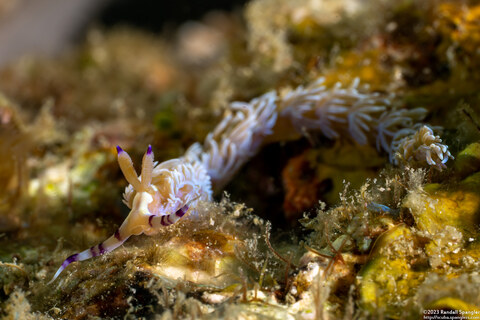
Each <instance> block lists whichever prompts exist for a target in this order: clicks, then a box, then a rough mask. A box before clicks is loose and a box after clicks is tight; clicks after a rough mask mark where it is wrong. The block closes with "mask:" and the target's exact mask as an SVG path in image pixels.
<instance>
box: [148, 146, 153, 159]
mask: <svg viewBox="0 0 480 320" xmlns="http://www.w3.org/2000/svg"><path fill="white" fill-rule="evenodd" d="M151 154H152V146H151V145H148V149H147V156H150V155H151Z"/></svg>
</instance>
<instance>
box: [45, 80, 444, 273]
mask: <svg viewBox="0 0 480 320" xmlns="http://www.w3.org/2000/svg"><path fill="white" fill-rule="evenodd" d="M390 98H391V95H385V94H382V93H379V92H371V91H369V89H368V87H364V88H360V87H359V82H358V80H355V81H354V82H353V84H352V85H351V86H350V87H348V88H343V87H342V86H341V85H340V84H337V85H335V86H334V87H333V88H327V87H326V86H325V85H324V79H323V78H319V79H318V80H317V81H315V82H313V83H311V84H310V85H308V86H305V87H304V86H299V87H297V88H295V89H293V90H287V91H286V92H285V93H284V94H283V95H280V94H279V93H278V92H277V91H275V90H274V91H270V92H268V93H265V94H263V95H261V96H260V97H257V98H254V99H252V100H251V101H249V102H233V103H231V104H230V107H229V108H227V110H226V111H225V113H224V115H223V118H222V120H221V121H220V123H219V124H218V125H217V126H216V127H215V129H214V130H213V131H212V132H211V133H209V134H208V135H207V137H206V139H205V142H204V144H203V145H201V144H199V143H194V144H193V145H192V146H191V147H190V148H189V149H188V150H187V151H186V153H185V155H184V156H183V157H181V158H178V159H173V160H168V161H165V162H163V163H161V164H156V163H155V162H154V159H153V152H152V148H151V147H148V150H147V152H146V153H145V155H144V157H143V160H142V169H141V173H140V176H137V173H136V172H135V169H134V167H133V163H132V160H131V159H130V156H129V155H128V154H127V153H126V152H125V151H124V150H122V149H121V148H120V147H117V151H118V163H119V165H120V168H121V170H122V172H123V174H124V176H125V178H126V179H127V181H128V183H129V185H128V186H127V187H126V189H125V193H124V203H125V204H126V205H127V206H128V207H129V208H130V209H131V211H130V213H129V215H128V216H127V218H126V219H125V221H124V222H123V223H122V225H121V226H120V228H119V229H118V230H117V231H116V232H115V234H114V235H112V236H111V237H110V238H108V239H107V240H106V241H104V242H102V243H100V244H98V245H96V246H94V247H91V248H90V249H87V250H85V251H82V252H80V253H77V254H74V255H72V256H70V257H68V258H67V259H66V260H65V261H64V262H63V263H62V265H61V267H60V268H59V269H58V271H57V272H56V273H55V275H54V277H53V279H52V281H53V280H55V279H56V278H57V277H58V276H59V275H60V273H61V272H62V271H63V270H64V269H65V268H66V267H67V266H68V265H69V264H70V263H72V262H75V261H82V260H86V259H89V258H92V257H96V256H99V255H102V254H104V253H107V252H110V251H112V250H114V249H115V248H117V247H118V246H120V245H121V244H122V243H124V242H125V241H126V240H127V239H128V237H130V236H131V235H139V234H142V233H145V234H147V235H152V234H155V233H156V232H158V231H159V230H160V228H162V227H165V226H169V225H171V224H174V223H175V222H177V221H178V220H179V219H181V218H182V217H183V216H184V215H185V214H186V213H187V212H194V211H195V208H196V207H197V204H198V203H199V202H200V201H211V200H212V189H213V188H215V189H217V190H218V189H221V188H222V187H223V186H224V185H225V184H226V183H228V182H229V181H230V179H231V178H232V177H233V175H234V174H235V173H236V172H237V171H238V170H239V168H240V167H241V166H242V165H243V164H245V163H246V162H247V161H248V160H249V159H250V158H251V157H252V156H253V155H255V154H256V153H257V152H258V150H259V149H260V148H261V146H262V145H263V144H265V143H266V142H267V140H268V142H275V141H283V140H292V139H295V138H298V136H299V135H302V134H305V132H307V131H314V130H316V131H319V132H321V133H322V134H323V135H325V136H326V137H327V138H329V139H340V138H349V139H350V140H352V141H353V142H355V143H357V144H359V145H366V144H370V145H373V146H376V148H377V149H378V151H379V152H382V151H383V152H386V153H388V155H389V159H390V161H391V162H392V163H394V164H399V163H416V164H418V165H429V166H432V167H433V168H435V169H437V170H442V169H444V168H445V167H446V165H445V163H446V162H447V161H448V159H450V158H452V156H451V154H450V152H449V151H448V148H447V146H445V145H443V144H442V143H441V142H442V140H441V139H440V137H439V136H436V135H434V133H433V130H432V129H431V128H430V127H428V126H426V125H425V124H422V123H421V120H423V118H424V117H425V116H426V113H427V111H426V110H425V109H423V108H415V109H396V108H394V107H392V103H391V101H390ZM267 137H268V139H267Z"/></svg>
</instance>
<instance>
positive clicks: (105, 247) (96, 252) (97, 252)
mask: <svg viewBox="0 0 480 320" xmlns="http://www.w3.org/2000/svg"><path fill="white" fill-rule="evenodd" d="M128 237H129V236H122V232H121V231H120V230H117V231H115V233H114V234H113V235H112V236H111V237H110V238H108V239H107V240H105V241H103V242H101V243H99V244H97V245H96V246H93V247H91V248H90V249H87V250H84V251H82V252H80V253H75V254H72V255H71V256H70V257H68V258H67V259H65V261H63V263H62V265H61V266H60V268H58V270H57V272H56V273H55V275H54V276H53V278H52V280H50V282H49V283H52V282H53V281H55V279H56V278H57V277H58V276H59V275H60V273H62V271H63V270H65V268H66V267H67V266H68V265H69V264H70V263H72V262H75V261H83V260H87V259H90V258H93V257H98V256H101V255H102V254H105V253H108V252H111V251H113V250H115V249H116V248H118V247H119V246H121V245H122V244H123V243H124V242H125V241H126V240H127V239H128Z"/></svg>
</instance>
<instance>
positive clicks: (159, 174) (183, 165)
mask: <svg viewBox="0 0 480 320" xmlns="http://www.w3.org/2000/svg"><path fill="white" fill-rule="evenodd" d="M117 153H118V164H119V165H120V169H121V170H122V172H123V175H124V176H125V179H126V180H127V181H128V183H129V185H128V186H127V188H126V189H125V193H124V194H123V197H124V199H123V202H124V203H125V204H126V205H127V206H128V207H129V208H130V209H131V211H130V213H129V214H128V216H127V218H126V219H125V221H124V222H123V223H122V225H121V226H120V228H118V230H117V231H115V233H114V234H113V235H112V236H111V237H110V238H108V239H107V240H105V241H103V242H101V243H99V244H98V245H96V246H93V247H91V248H90V249H87V250H84V251H82V252H80V253H76V254H73V255H71V256H69V257H68V258H67V259H66V260H65V261H64V262H63V263H62V265H61V266H60V268H59V269H58V270H57V272H56V273H55V275H54V276H53V279H52V280H51V282H52V281H54V280H55V279H56V278H57V277H58V276H59V275H60V273H62V271H63V270H64V269H65V268H66V267H67V266H68V265H69V264H70V263H72V262H75V261H83V260H87V259H90V258H93V257H97V256H100V255H102V254H105V253H107V252H110V251H112V250H114V249H116V248H118V247H119V246H120V245H122V244H123V243H124V242H125V241H126V240H127V239H128V238H129V237H130V236H132V235H139V234H142V233H144V234H146V235H153V234H155V233H157V232H158V231H159V230H160V228H162V227H165V226H169V225H171V224H174V223H175V222H177V221H178V220H179V219H181V218H182V217H183V216H184V215H185V214H186V213H187V212H188V211H189V210H190V208H195V206H196V204H197V202H198V201H209V200H211V197H212V187H211V183H210V178H209V176H208V175H207V173H206V171H205V169H204V168H203V167H202V166H201V165H199V164H198V163H197V164H196V163H189V162H188V161H186V160H184V159H173V160H169V161H166V162H163V163H161V164H160V165H156V163H155V162H154V157H153V151H152V147H151V146H149V147H148V150H147V152H146V153H145V155H144V156H143V160H142V169H141V173H140V176H137V173H136V171H135V168H134V167H133V162H132V159H131V158H130V156H129V155H128V153H127V152H125V151H124V150H122V148H120V147H119V146H117Z"/></svg>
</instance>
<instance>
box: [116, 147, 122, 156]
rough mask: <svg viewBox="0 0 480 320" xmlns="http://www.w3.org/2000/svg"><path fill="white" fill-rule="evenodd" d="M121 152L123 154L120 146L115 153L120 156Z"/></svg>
mask: <svg viewBox="0 0 480 320" xmlns="http://www.w3.org/2000/svg"><path fill="white" fill-rule="evenodd" d="M122 152H123V149H122V148H120V146H117V153H118V154H120V153H122Z"/></svg>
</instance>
